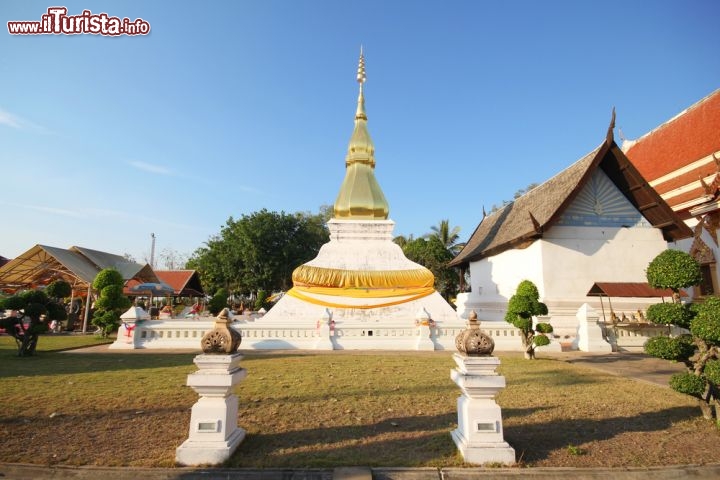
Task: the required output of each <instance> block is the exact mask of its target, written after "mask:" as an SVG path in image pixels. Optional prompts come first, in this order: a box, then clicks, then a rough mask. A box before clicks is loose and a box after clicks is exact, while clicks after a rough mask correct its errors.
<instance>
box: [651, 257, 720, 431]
mask: <svg viewBox="0 0 720 480" xmlns="http://www.w3.org/2000/svg"><path fill="white" fill-rule="evenodd" d="M671 252H673V253H671ZM646 274H647V279H648V282H649V283H650V285H652V286H654V287H656V288H671V289H672V290H673V293H674V295H673V297H674V298H675V299H676V302H677V301H678V300H679V297H680V295H679V290H680V288H687V287H690V286H693V285H697V284H698V283H700V281H701V276H700V268H699V265H698V264H697V262H696V261H695V260H694V259H693V258H692V257H691V256H690V255H688V254H687V253H684V252H680V251H678V250H666V251H664V252H662V253H661V254H660V255H658V256H657V257H655V258H654V259H653V260H652V262H650V264H649V265H648V268H647V270H646ZM647 318H648V319H649V320H650V321H651V322H653V323H657V324H662V325H675V326H677V327H682V328H688V329H689V334H685V335H679V336H676V337H663V336H659V337H653V338H650V339H649V340H648V341H647V342H645V352H646V353H648V354H649V355H652V356H654V357H658V358H662V359H665V360H672V361H679V362H683V363H684V364H685V367H686V369H687V371H686V372H684V373H679V374H675V375H673V376H672V377H671V379H670V387H671V388H672V389H673V390H676V391H678V392H680V393H684V394H686V395H690V396H692V397H695V398H697V400H698V404H699V406H700V410H701V411H702V414H703V417H705V418H707V419H709V420H711V419H712V418H713V410H714V414H715V421H716V423H717V424H718V426H719V427H720V298H718V297H709V298H707V299H705V301H704V302H703V303H701V304H699V305H691V306H687V305H683V304H681V303H675V302H673V303H670V304H667V303H661V304H657V305H652V306H650V308H648V312H647Z"/></svg>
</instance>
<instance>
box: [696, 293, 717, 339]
mask: <svg viewBox="0 0 720 480" xmlns="http://www.w3.org/2000/svg"><path fill="white" fill-rule="evenodd" d="M697 312H698V313H697V316H696V317H695V319H694V320H693V321H692V324H691V325H690V333H692V334H693V335H695V336H696V337H700V338H702V339H703V340H704V341H706V342H708V343H709V344H711V345H716V346H718V345H720V298H718V297H710V298H708V299H706V300H705V302H703V303H702V304H701V305H700V306H698V308H697Z"/></svg>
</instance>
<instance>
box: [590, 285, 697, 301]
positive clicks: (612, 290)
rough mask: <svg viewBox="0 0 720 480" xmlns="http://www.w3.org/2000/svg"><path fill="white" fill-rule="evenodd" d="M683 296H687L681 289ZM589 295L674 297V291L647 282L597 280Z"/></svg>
mask: <svg viewBox="0 0 720 480" xmlns="http://www.w3.org/2000/svg"><path fill="white" fill-rule="evenodd" d="M680 294H681V296H687V294H686V293H685V292H683V291H682V290H681V291H680ZM587 296H588V297H618V298H655V297H657V298H660V297H669V298H672V296H673V291H672V290H670V289H669V288H653V287H651V286H650V285H649V284H647V283H638V282H595V283H593V286H592V287H591V288H590V291H588V293H587Z"/></svg>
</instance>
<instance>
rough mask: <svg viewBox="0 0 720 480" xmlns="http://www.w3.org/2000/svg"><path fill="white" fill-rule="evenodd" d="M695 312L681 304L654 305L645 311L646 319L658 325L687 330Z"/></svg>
mask: <svg viewBox="0 0 720 480" xmlns="http://www.w3.org/2000/svg"><path fill="white" fill-rule="evenodd" d="M694 316H695V312H694V311H693V310H692V309H691V308H690V307H689V306H687V305H683V304H682V303H656V304H654V305H650V306H649V307H648V309H647V318H648V320H650V321H651V322H653V323H657V324H660V325H677V326H678V327H682V328H688V327H689V326H690V322H691V321H692V319H693V317H694Z"/></svg>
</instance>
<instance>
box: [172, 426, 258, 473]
mask: <svg viewBox="0 0 720 480" xmlns="http://www.w3.org/2000/svg"><path fill="white" fill-rule="evenodd" d="M244 439H245V430H243V429H242V428H238V429H237V430H235V431H234V432H233V433H232V434H231V435H230V438H228V439H227V440H217V441H200V440H194V439H192V438H188V439H187V440H185V441H184V442H183V444H182V445H180V446H179V447H178V448H177V449H176V450H175V461H177V462H178V463H179V464H181V465H219V464H221V463H223V462H225V461H226V460H227V459H228V458H230V455H232V454H233V452H235V450H236V449H237V447H238V445H240V443H241V442H242V441H243V440H244Z"/></svg>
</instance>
